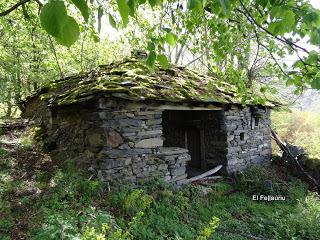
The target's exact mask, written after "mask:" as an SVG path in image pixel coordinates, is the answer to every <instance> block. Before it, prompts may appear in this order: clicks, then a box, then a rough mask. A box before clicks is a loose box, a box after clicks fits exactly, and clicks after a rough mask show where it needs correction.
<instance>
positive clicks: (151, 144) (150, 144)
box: [135, 138, 163, 148]
mask: <svg viewBox="0 0 320 240" xmlns="http://www.w3.org/2000/svg"><path fill="white" fill-rule="evenodd" d="M162 146H163V139H162V138H147V139H143V140H141V141H139V142H137V143H136V144H135V147H136V148H156V147H162Z"/></svg>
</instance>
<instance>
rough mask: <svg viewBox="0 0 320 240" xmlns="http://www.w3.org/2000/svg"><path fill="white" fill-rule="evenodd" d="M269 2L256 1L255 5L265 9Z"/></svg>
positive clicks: (263, 0)
mask: <svg viewBox="0 0 320 240" xmlns="http://www.w3.org/2000/svg"><path fill="white" fill-rule="evenodd" d="M268 2H269V0H257V4H258V5H260V6H262V7H263V8H265V7H266V6H267V5H268Z"/></svg>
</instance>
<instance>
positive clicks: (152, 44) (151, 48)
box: [147, 42, 156, 51]
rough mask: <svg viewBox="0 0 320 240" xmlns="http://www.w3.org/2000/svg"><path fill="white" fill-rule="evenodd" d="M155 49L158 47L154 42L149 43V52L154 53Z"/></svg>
mask: <svg viewBox="0 0 320 240" xmlns="http://www.w3.org/2000/svg"><path fill="white" fill-rule="evenodd" d="M155 48H156V46H155V44H154V42H148V46H147V49H148V50H149V51H154V50H155Z"/></svg>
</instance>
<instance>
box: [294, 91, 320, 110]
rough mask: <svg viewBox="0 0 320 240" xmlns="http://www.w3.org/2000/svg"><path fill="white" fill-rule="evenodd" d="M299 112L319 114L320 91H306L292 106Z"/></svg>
mask: <svg viewBox="0 0 320 240" xmlns="http://www.w3.org/2000/svg"><path fill="white" fill-rule="evenodd" d="M294 107H295V108H297V109H299V110H300V111H307V112H320V91H315V90H308V91H307V92H306V93H304V94H303V95H302V96H301V97H300V98H299V99H298V100H297V103H296V104H295V106H294Z"/></svg>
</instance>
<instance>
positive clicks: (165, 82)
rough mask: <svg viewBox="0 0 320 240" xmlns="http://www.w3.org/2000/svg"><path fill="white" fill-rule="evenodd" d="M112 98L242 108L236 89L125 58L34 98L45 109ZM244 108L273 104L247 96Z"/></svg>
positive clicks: (211, 79)
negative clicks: (45, 103) (46, 104)
mask: <svg viewBox="0 0 320 240" xmlns="http://www.w3.org/2000/svg"><path fill="white" fill-rule="evenodd" d="M100 95H105V96H114V97H119V98H124V99H129V100H132V101H143V100H155V101H164V102H171V103H190V104H192V103H201V102H202V103H224V104H232V103H234V104H243V101H242V99H243V98H242V97H241V96H240V95H239V94H237V91H236V87H235V86H233V85H231V84H229V83H227V82H224V81H221V80H219V79H216V78H214V77H212V76H207V75H203V74H200V73H197V72H195V71H192V70H189V69H187V68H184V67H179V66H175V65H171V66H170V67H169V68H168V69H163V68H161V67H160V66H159V65H155V66H154V67H153V68H150V67H149V66H147V65H146V64H145V62H144V60H142V59H137V58H125V59H123V60H122V61H119V62H114V63H111V64H109V65H104V66H100V67H99V68H98V69H95V70H92V71H90V72H88V73H84V74H78V75H74V76H70V77H67V78H64V79H60V80H56V81H54V82H52V83H50V84H49V85H47V86H45V87H44V88H42V89H41V90H40V91H39V92H38V93H36V94H35V95H34V96H40V98H41V99H42V100H44V101H46V102H47V103H48V105H51V106H56V105H67V104H72V103H77V102H82V101H86V100H88V99H91V98H94V97H96V96H100ZM245 104H248V105H263V106H268V107H274V106H276V105H278V103H277V102H276V101H271V100H267V99H263V98H261V97H259V96H258V95H254V94H249V95H247V97H246V101H245Z"/></svg>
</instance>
